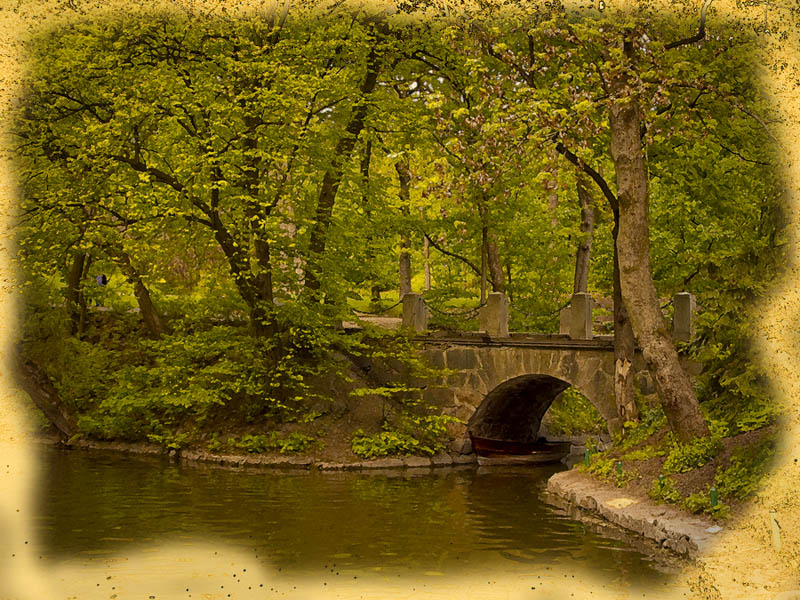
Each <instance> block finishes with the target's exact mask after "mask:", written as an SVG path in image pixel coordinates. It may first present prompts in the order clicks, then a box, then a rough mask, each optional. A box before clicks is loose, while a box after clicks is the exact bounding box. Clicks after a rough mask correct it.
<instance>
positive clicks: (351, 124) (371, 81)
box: [304, 44, 380, 300]
mask: <svg viewBox="0 0 800 600" xmlns="http://www.w3.org/2000/svg"><path fill="white" fill-rule="evenodd" d="M379 63H380V60H379V56H378V48H377V44H374V45H373V46H372V48H370V51H369V55H368V56H367V72H366V74H365V75H364V80H363V81H362V82H361V85H360V86H359V96H360V97H359V98H358V99H357V101H356V105H355V107H354V108H353V112H352V114H351V115H350V120H349V121H348V123H347V126H346V127H345V132H344V135H342V137H341V138H339V142H338V143H337V144H336V147H335V148H334V149H333V154H332V156H333V158H332V159H331V165H330V167H328V170H327V171H325V175H324V176H323V178H322V185H321V186H320V190H319V195H318V197H317V209H316V213H315V217H314V225H313V226H312V228H311V235H310V239H309V243H308V261H307V262H306V270H305V276H304V280H305V287H306V289H307V290H310V291H312V294H311V298H312V299H316V300H319V298H318V294H317V293H316V292H317V291H318V290H319V288H320V281H319V278H318V275H319V273H318V272H317V271H318V269H319V266H318V265H319V258H320V257H321V256H322V255H323V253H324V252H325V246H326V243H327V237H328V229H329V228H330V223H331V217H332V216H333V205H334V202H335V200H336V193H337V192H338V191H339V184H340V183H341V182H342V174H343V172H344V165H345V162H346V161H347V160H349V158H350V155H351V154H352V152H353V148H354V147H355V144H356V140H357V139H358V136H359V134H360V133H361V130H362V129H363V128H364V123H365V120H366V117H367V96H368V95H369V94H371V93H372V91H373V90H374V89H375V85H376V84H377V82H378V68H379Z"/></svg>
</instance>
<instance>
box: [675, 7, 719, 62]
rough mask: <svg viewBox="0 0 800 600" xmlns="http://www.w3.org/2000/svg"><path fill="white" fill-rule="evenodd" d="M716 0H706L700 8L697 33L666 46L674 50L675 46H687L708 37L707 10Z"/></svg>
mask: <svg viewBox="0 0 800 600" xmlns="http://www.w3.org/2000/svg"><path fill="white" fill-rule="evenodd" d="M713 1H714V0H706V1H705V2H704V3H703V8H701V9H700V28H699V29H698V30H697V33H696V34H694V35H693V36H691V37H688V38H686V39H683V40H678V41H676V42H670V43H669V44H666V45H665V46H664V48H665V49H666V50H672V49H673V48H678V47H680V46H686V45H688V44H694V43H695V42H699V41H700V40H702V39H703V38H705V37H706V11H707V10H708V7H709V6H711V3H712V2H713Z"/></svg>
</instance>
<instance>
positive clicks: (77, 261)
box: [66, 251, 87, 335]
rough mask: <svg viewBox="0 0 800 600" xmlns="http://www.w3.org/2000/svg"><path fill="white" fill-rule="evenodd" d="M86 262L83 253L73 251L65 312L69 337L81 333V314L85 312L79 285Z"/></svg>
mask: <svg viewBox="0 0 800 600" xmlns="http://www.w3.org/2000/svg"><path fill="white" fill-rule="evenodd" d="M86 262H87V257H86V253H85V252H81V251H75V252H73V253H72V262H71V263H70V265H69V271H68V272H67V291H66V301H67V312H68V314H69V321H70V335H78V334H80V333H82V332H83V322H84V319H83V318H82V314H83V313H84V312H85V307H86V300H85V298H84V294H83V290H82V286H81V283H82V282H83V274H84V270H85V269H84V267H85V265H86Z"/></svg>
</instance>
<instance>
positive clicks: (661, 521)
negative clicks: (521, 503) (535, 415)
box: [546, 469, 724, 559]
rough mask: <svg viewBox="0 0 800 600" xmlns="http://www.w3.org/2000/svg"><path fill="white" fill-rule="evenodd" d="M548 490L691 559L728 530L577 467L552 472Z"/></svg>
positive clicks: (597, 515) (704, 518)
mask: <svg viewBox="0 0 800 600" xmlns="http://www.w3.org/2000/svg"><path fill="white" fill-rule="evenodd" d="M546 489H547V492H548V493H549V494H552V495H553V496H555V497H556V498H558V499H560V500H562V501H566V502H568V503H569V504H570V505H572V506H574V507H576V508H578V509H580V510H582V511H586V512H587V513H589V514H590V515H591V516H594V517H599V518H602V519H604V520H605V521H608V522H609V523H611V524H613V525H616V526H618V527H622V528H623V529H626V530H627V531H629V532H632V533H635V534H638V535H640V536H642V537H644V538H647V539H650V540H652V541H654V542H655V543H657V544H658V545H659V546H661V547H662V548H667V549H669V550H672V551H673V552H675V553H676V554H679V555H681V556H684V557H687V558H690V559H693V558H697V557H698V556H699V555H701V554H703V553H704V552H705V551H707V550H708V549H709V547H710V546H711V545H712V544H713V543H714V542H715V541H716V540H717V539H718V537H719V534H720V533H721V532H722V531H724V528H723V527H720V526H717V525H715V523H714V521H713V520H711V519H709V518H707V517H703V516H699V515H694V514H690V513H687V512H684V511H682V510H679V509H677V508H675V507H673V506H669V505H666V504H656V503H655V502H653V501H652V500H650V499H649V498H644V497H642V496H639V495H633V494H630V493H628V492H626V490H624V489H619V488H616V487H612V486H610V485H607V484H605V483H603V482H601V481H598V480H597V479H594V478H593V477H592V476H590V475H587V474H585V473H581V472H580V471H576V470H574V469H573V470H569V471H562V472H560V473H556V474H554V475H552V476H551V477H550V478H549V479H548V481H547V488H546Z"/></svg>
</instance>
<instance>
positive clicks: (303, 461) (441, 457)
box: [34, 436, 478, 471]
mask: <svg viewBox="0 0 800 600" xmlns="http://www.w3.org/2000/svg"><path fill="white" fill-rule="evenodd" d="M34 439H35V440H36V441H37V442H38V443H41V444H46V445H54V446H55V445H63V446H64V447H65V448H70V449H73V448H77V449H84V450H108V451H112V452H121V453H124V454H138V455H148V456H168V457H170V458H173V459H176V460H180V461H187V462H196V463H210V464H217V465H221V466H228V467H231V466H233V467H236V466H242V467H244V466H257V467H267V468H289V469H306V470H311V469H315V470H318V471H357V470H364V469H403V468H405V469H426V468H427V469H432V468H441V467H460V466H468V465H475V466H477V464H478V458H477V456H476V455H475V454H459V453H455V452H440V453H438V454H435V455H433V456H430V457H427V456H401V457H384V458H376V459H369V460H361V461H354V462H350V463H342V462H333V461H325V460H319V459H317V458H312V457H307V456H297V455H280V454H277V455H276V454H255V453H254V454H229V453H226V454H214V453H212V452H208V451H206V450H196V449H185V450H166V449H165V448H164V447H163V446H159V445H157V444H147V443H141V442H140V443H137V442H104V441H100V440H75V441H74V442H72V443H70V444H64V443H63V442H62V441H61V440H60V439H59V438H58V437H56V436H35V438H34Z"/></svg>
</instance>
